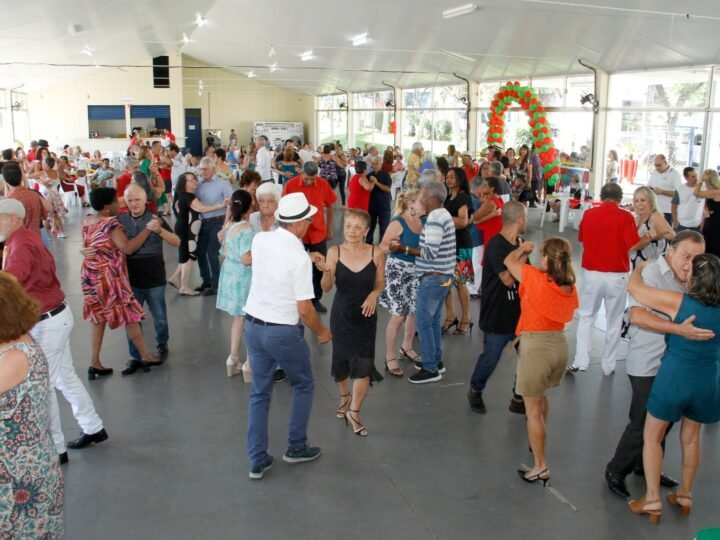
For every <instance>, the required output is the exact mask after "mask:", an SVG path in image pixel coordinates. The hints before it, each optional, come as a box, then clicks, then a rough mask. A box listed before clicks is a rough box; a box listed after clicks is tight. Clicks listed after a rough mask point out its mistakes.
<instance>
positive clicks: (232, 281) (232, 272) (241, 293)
mask: <svg viewBox="0 0 720 540" xmlns="http://www.w3.org/2000/svg"><path fill="white" fill-rule="evenodd" d="M247 223H248V222H247V221H238V222H237V223H233V224H232V225H231V226H230V227H229V228H228V230H227V233H226V234H225V241H224V242H223V244H222V246H221V247H220V255H222V256H223V257H225V260H224V261H223V263H222V267H221V268H220V281H219V282H218V292H217V304H216V307H217V308H218V309H220V310H222V311H225V312H226V313H229V314H230V315H232V316H233V317H242V316H244V315H245V302H246V301H247V297H248V294H249V292H250V279H251V277H252V268H251V267H250V266H245V265H244V264H243V263H242V262H241V261H240V257H242V256H243V255H244V254H245V253H247V252H248V251H250V246H251V245H252V240H253V237H254V236H255V231H253V229H252V227H247V228H245V229H243V230H241V231H236V229H238V228H240V227H241V226H243V225H247Z"/></svg>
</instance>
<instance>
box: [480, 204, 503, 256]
mask: <svg viewBox="0 0 720 540" xmlns="http://www.w3.org/2000/svg"><path fill="white" fill-rule="evenodd" d="M492 202H494V203H495V206H497V208H498V209H500V210H502V207H503V206H504V205H505V201H503V200H502V197H500V196H499V195H493V198H492ZM496 211H497V209H496ZM475 227H477V229H478V231H480V232H481V233H482V235H483V245H484V246H486V247H487V245H488V244H489V243H490V239H491V238H492V237H493V236H495V235H496V234H497V233H499V232H500V231H501V230H502V217H501V216H499V215H495V216H493V217H491V218H490V219H488V220H485V221H483V222H482V223H476V224H475ZM486 253H487V249H484V250H483V258H482V262H481V264H483V265H484V264H485V254H486Z"/></svg>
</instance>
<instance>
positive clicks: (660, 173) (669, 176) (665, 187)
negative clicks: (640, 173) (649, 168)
mask: <svg viewBox="0 0 720 540" xmlns="http://www.w3.org/2000/svg"><path fill="white" fill-rule="evenodd" d="M653 163H654V165H655V171H653V173H652V174H651V175H650V180H648V184H647V185H648V187H649V188H650V189H652V190H653V191H654V192H655V195H656V196H657V202H658V208H659V209H660V211H661V212H662V213H663V214H665V219H666V220H667V222H668V223H669V224H670V226H671V227H672V226H673V225H674V223H673V220H672V213H671V212H672V210H671V208H670V205H671V202H672V198H673V196H674V195H675V191H676V190H677V188H678V186H680V185H682V179H681V178H680V175H679V174H678V172H677V171H676V170H675V169H673V168H671V167H670V165H669V164H668V162H667V158H666V157H665V156H664V155H663V154H658V155H656V156H655V160H654V162H653Z"/></svg>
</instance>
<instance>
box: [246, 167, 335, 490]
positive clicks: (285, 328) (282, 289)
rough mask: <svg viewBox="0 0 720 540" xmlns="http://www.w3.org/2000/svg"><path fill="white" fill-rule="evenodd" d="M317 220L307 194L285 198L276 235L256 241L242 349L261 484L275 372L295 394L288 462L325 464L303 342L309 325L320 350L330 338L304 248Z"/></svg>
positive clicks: (268, 463) (267, 462)
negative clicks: (312, 432)
mask: <svg viewBox="0 0 720 540" xmlns="http://www.w3.org/2000/svg"><path fill="white" fill-rule="evenodd" d="M310 163H311V162H308V163H306V164H305V166H306V167H307V166H308V165H309V164H310ZM317 213H320V212H318V208H317V207H315V206H312V205H310V204H309V203H308V200H307V199H306V198H305V195H304V194H303V193H291V194H289V195H286V196H284V197H283V198H282V199H280V204H279V205H278V209H277V210H276V211H275V219H276V221H277V223H278V224H279V228H278V229H276V230H274V231H269V232H260V233H258V234H256V235H255V238H254V239H253V242H252V248H251V254H252V282H251V285H250V293H249V295H248V299H247V303H246V304H245V342H246V343H247V348H248V354H249V355H250V365H251V367H252V372H253V380H252V393H251V394H250V407H249V410H248V440H247V448H248V454H249V456H250V478H252V479H254V480H259V479H261V478H262V477H263V476H264V474H265V472H266V471H267V470H268V469H270V467H272V464H273V457H272V456H271V455H269V454H268V452H267V449H268V415H269V412H270V398H271V397H272V390H273V374H274V372H275V367H276V365H279V366H280V368H281V369H283V370H285V372H286V373H287V376H288V379H289V380H290V384H291V385H292V387H293V401H292V410H291V412H290V429H289V436H288V449H287V451H286V452H285V455H284V456H283V461H286V462H288V463H302V462H306V461H312V460H314V459H317V458H318V457H320V448H317V447H311V446H309V445H308V443H307V425H308V422H309V420H310V411H311V409H312V400H313V389H314V379H313V373H312V368H311V366H310V349H309V347H308V344H307V342H306V341H305V339H304V336H303V334H304V328H303V325H305V326H307V327H308V328H309V329H310V330H311V331H312V332H313V333H314V334H315V335H316V336H317V338H318V341H319V342H320V343H321V344H323V343H328V342H329V341H330V339H331V338H332V336H331V334H330V330H328V329H327V328H326V327H325V326H323V324H322V323H321V322H320V319H319V318H318V316H317V312H316V311H315V309H314V308H313V305H312V300H313V298H314V296H315V293H314V290H313V278H312V267H313V264H312V262H311V260H310V257H309V256H308V254H307V253H305V249H304V247H303V244H302V239H303V238H305V237H306V235H307V233H308V229H309V228H310V227H311V226H312V225H313V223H314V221H313V217H314V216H315V215H316V214H317ZM313 256H317V254H313ZM301 321H302V324H301Z"/></svg>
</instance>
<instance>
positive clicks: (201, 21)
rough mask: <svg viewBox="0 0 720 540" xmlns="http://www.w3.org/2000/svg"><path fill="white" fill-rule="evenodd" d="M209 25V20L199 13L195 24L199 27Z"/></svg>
mask: <svg viewBox="0 0 720 540" xmlns="http://www.w3.org/2000/svg"><path fill="white" fill-rule="evenodd" d="M207 23H208V20H207V19H206V18H205V17H203V16H202V15H200V14H199V13H198V14H197V15H195V24H197V25H198V26H205V25H206V24H207Z"/></svg>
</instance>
